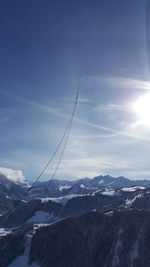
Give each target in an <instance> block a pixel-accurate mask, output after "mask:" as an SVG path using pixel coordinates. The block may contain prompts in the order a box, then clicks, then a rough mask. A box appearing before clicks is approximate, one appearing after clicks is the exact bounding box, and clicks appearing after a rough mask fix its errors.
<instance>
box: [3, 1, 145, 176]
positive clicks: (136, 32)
mask: <svg viewBox="0 0 150 267" xmlns="http://www.w3.org/2000/svg"><path fill="white" fill-rule="evenodd" d="M149 14H150V3H148V1H141V0H132V1H131V0H126V1H124V0H114V1H111V0H95V1H89V0H87V1H84V0H80V1H73V0H70V1H65V0H64V1H52V0H51V1H48V0H44V1H39V0H36V1H35V0H30V1H29V0H27V1H19V0H18V1H16V0H13V1H11V0H8V1H1V3H0V35H1V42H0V147H1V149H0V171H1V172H4V173H7V174H9V175H13V174H14V170H18V172H15V175H21V177H23V175H24V176H25V177H26V178H28V179H35V178H36V176H37V175H38V174H39V173H40V171H41V169H42V168H43V166H44V165H45V163H46V162H47V160H48V158H49V156H50V155H51V154H52V153H53V151H54V150H55V148H56V146H57V144H58V143H59V140H60V138H61V136H62V134H63V132H64V130H65V127H66V125H67V122H68V119H69V116H70V114H71V112H72V107H73V103H74V98H75V93H76V88H77V86H78V84H79V82H80V83H81V84H82V85H81V92H80V98H79V103H78V106H77V111H76V116H75V120H74V123H73V127H72V131H71V136H70V138H69V141H68V144H67V148H66V151H65V154H64V157H63V160H62V164H61V166H60V169H59V171H58V173H57V176H56V178H60V179H64V178H69V179H75V178H81V177H85V176H88V177H93V176H96V175H99V174H104V175H105V174H110V175H113V176H126V177H129V178H132V179H144V178H146V179H149V178H150V167H149V151H150V125H148V124H146V125H144V124H141V123H139V117H138V114H137V113H136V112H135V110H134V109H133V106H134V103H135V102H136V101H137V99H138V98H139V97H140V96H142V95H146V94H149V93H150V82H149V34H150V21H149ZM87 78H88V80H87V81H86V79H87ZM58 156H59V155H58ZM56 160H57V157H56V159H55V161H54V162H53V164H52V165H51V166H50V167H49V168H48V170H47V171H46V173H45V174H44V175H43V177H42V179H43V180H44V179H47V178H49V177H50V176H51V173H52V172H53V169H54V167H55V165H56ZM42 179H41V180H42Z"/></svg>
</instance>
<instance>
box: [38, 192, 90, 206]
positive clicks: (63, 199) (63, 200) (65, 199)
mask: <svg viewBox="0 0 150 267" xmlns="http://www.w3.org/2000/svg"><path fill="white" fill-rule="evenodd" d="M87 195H89V194H84V195H78V194H70V195H66V196H63V197H56V198H51V197H47V198H41V202H42V203H44V202H48V201H49V200H51V201H53V202H57V203H62V204H66V203H67V202H68V201H69V200H70V199H72V198H74V197H82V196H87Z"/></svg>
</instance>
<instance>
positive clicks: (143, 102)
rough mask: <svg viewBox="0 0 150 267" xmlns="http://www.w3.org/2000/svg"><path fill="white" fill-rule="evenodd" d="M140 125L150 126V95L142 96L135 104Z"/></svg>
mask: <svg viewBox="0 0 150 267" xmlns="http://www.w3.org/2000/svg"><path fill="white" fill-rule="evenodd" d="M134 110H135V111H136V112H137V113H138V115H139V119H140V123H141V124H147V125H150V94H147V95H143V96H141V97H140V98H139V99H138V100H137V102H136V103H135V104H134Z"/></svg>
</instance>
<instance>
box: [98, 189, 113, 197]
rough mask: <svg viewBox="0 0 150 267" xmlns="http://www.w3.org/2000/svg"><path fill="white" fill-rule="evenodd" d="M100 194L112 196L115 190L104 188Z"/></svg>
mask: <svg viewBox="0 0 150 267" xmlns="http://www.w3.org/2000/svg"><path fill="white" fill-rule="evenodd" d="M101 194H102V195H108V196H114V195H115V191H114V190H106V191H105V192H102V193H101Z"/></svg>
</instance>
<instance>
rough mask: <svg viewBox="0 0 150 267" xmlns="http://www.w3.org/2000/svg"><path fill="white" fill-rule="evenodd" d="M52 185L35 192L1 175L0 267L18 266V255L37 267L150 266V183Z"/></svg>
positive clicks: (102, 180)
mask: <svg viewBox="0 0 150 267" xmlns="http://www.w3.org/2000/svg"><path fill="white" fill-rule="evenodd" d="M48 183H49V181H45V182H38V183H37V184H36V185H34V186H33V188H32V185H30V187H29V184H28V183H26V185H25V184H23V185H22V184H15V183H14V182H12V181H11V180H9V179H7V178H6V177H5V176H4V175H0V244H1V246H0V266H2V267H7V266H8V267H14V266H15V267H16V266H19V265H17V257H18V256H19V255H20V257H22V260H23V261H24V260H26V265H24V266H30V265H28V262H30V263H31V266H34V267H39V266H41V267H47V266H51V267H55V266H58V267H63V266H64V267H67V266H68V267H70V266H73V267H76V266H78V267H84V266H85V267H98V266H102V267H116V266H121V267H126V266H129V267H130V266H131V267H132V266H135V267H139V266H145V267H149V266H150V261H149V253H147V250H146V249H145V247H146V246H147V244H148V248H149V247H150V243H148V242H149V241H147V236H149V235H150V228H149V225H150V224H149V222H150V181H149V180H129V179H127V178H124V177H117V178H114V177H111V176H109V175H106V176H102V175H100V176H97V177H94V178H93V179H90V178H84V179H79V180H76V181H67V180H63V181H62V180H56V179H55V180H53V181H52V182H51V184H50V186H49V188H48V189H47V190H46V188H47V186H48ZM44 192H46V194H44ZM43 226H44V227H43ZM46 226H47V227H46ZM3 244H4V245H3ZM13 244H14V245H13ZM16 244H18V245H16ZM13 246H14V247H13ZM30 246H31V248H30ZM11 247H13V249H12V248H11ZM143 247H144V248H143ZM51 251H53V252H51ZM130 252H131V254H130ZM68 253H69V254H68ZM86 253H87V255H86ZM3 255H7V257H3ZM21 255H22V256H21ZM96 255H97V256H96ZM126 255H128V257H127V256H126ZM11 262H13V265H10V266H9V264H10V263H11ZM18 262H19V263H20V258H18ZM142 262H145V263H144V265H142V264H143V263H142ZM19 263H18V264H19Z"/></svg>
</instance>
